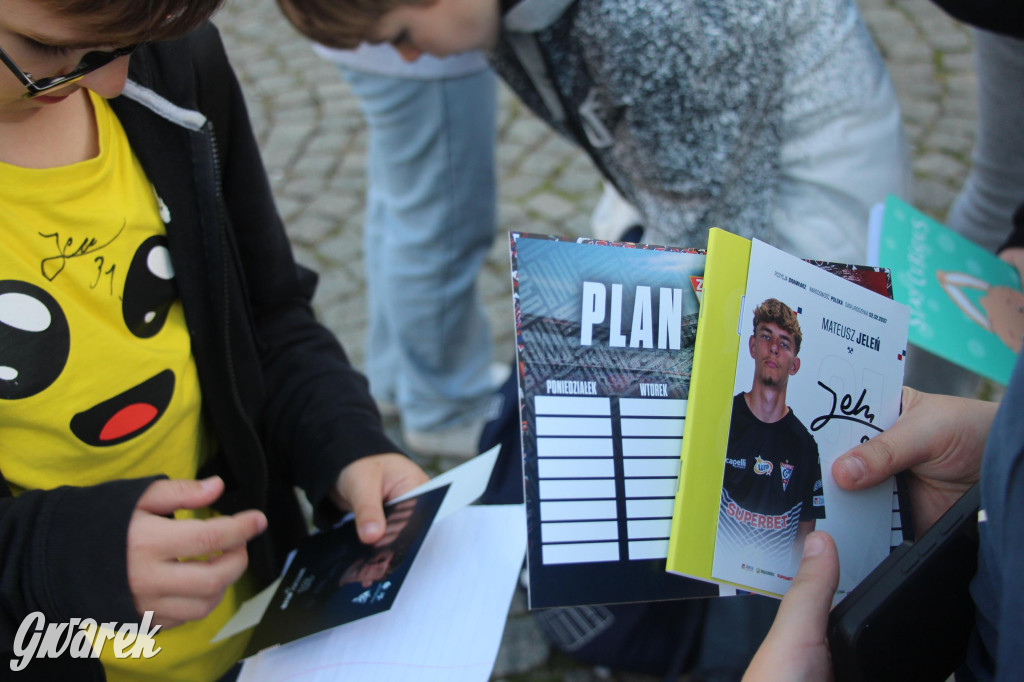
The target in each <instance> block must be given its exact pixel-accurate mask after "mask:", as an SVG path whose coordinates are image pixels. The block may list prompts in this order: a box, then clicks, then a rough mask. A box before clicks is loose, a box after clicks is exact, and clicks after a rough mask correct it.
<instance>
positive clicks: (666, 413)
mask: <svg viewBox="0 0 1024 682" xmlns="http://www.w3.org/2000/svg"><path fill="white" fill-rule="evenodd" d="M619 414H621V415H622V416H623V417H685V416H686V401H685V400H677V399H666V398H619Z"/></svg>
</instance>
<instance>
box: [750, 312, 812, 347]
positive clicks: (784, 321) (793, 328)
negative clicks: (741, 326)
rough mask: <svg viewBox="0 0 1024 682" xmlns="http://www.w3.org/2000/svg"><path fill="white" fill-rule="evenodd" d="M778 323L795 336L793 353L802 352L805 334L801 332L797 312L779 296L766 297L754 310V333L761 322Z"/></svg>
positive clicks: (782, 328)
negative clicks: (801, 345) (801, 347)
mask: <svg viewBox="0 0 1024 682" xmlns="http://www.w3.org/2000/svg"><path fill="white" fill-rule="evenodd" d="M762 323H763V324H768V323H771V324H776V325H778V327H779V329H781V330H783V331H786V332H789V334H790V336H792V337H793V355H799V354H800V341H801V340H802V339H803V334H801V333H800V322H798V321H797V319H796V313H794V312H793V309H792V308H790V307H789V306H788V305H786V304H785V303H783V302H782V301H780V300H779V299H777V298H769V299H766V300H765V301H764V302H763V303H762V304H761V305H759V306H757V308H756V309H755V310H754V333H755V334H756V333H757V325H759V324H762Z"/></svg>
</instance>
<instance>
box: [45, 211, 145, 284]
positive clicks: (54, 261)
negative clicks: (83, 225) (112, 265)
mask: <svg viewBox="0 0 1024 682" xmlns="http://www.w3.org/2000/svg"><path fill="white" fill-rule="evenodd" d="M124 227H125V224H124V223H122V224H121V227H120V229H118V231H117V232H116V233H115V234H114V236H113V237H111V238H110V239H108V240H107V241H105V242H103V243H102V244H101V243H99V242H98V241H97V239H96V237H85V238H83V239H81V240H80V241H78V242H77V245H76V242H75V238H74V237H68V238H67V239H63V240H62V239H61V236H60V232H51V233H49V234H44V233H42V232H40V233H39V236H40V237H42V238H43V239H52V240H53V243H54V245H55V246H56V247H57V255H56V256H47V257H46V258H44V259H42V260H41V261H40V262H39V270H40V272H42V273H43V277H45V278H46V279H47V280H49V281H51V282H52V281H53V280H55V279H57V276H58V275H59V274H60V273H61V272H63V271H64V266H65V265H67V262H68V261H69V260H71V259H72V258H81V257H82V256H87V255H89V254H90V253H95V252H97V251H100V250H101V249H105V248H106V247H108V246H110V245H111V244H112V243H114V240H115V239H117V238H118V237H120V236H121V233H122V232H124ZM100 267H101V268H102V263H101V264H100Z"/></svg>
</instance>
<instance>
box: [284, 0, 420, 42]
mask: <svg viewBox="0 0 1024 682" xmlns="http://www.w3.org/2000/svg"><path fill="white" fill-rule="evenodd" d="M435 1H436V0H277V4H278V6H279V7H280V8H281V11H282V12H283V13H284V16H285V17H286V18H287V19H288V21H290V22H291V24H292V26H294V27H295V29H296V30H297V31H298V32H299V33H301V34H302V35H304V36H306V37H307V38H311V39H313V40H315V41H316V42H318V43H321V44H323V45H327V46H329V47H340V48H344V49H351V48H354V47H357V46H358V45H359V44H360V43H362V42H364V41H367V40H368V33H369V32H370V30H371V29H372V28H373V27H374V26H376V25H377V22H379V21H380V19H381V17H383V16H384V15H385V14H387V13H388V12H390V11H391V10H393V9H395V8H397V7H403V6H405V5H430V4H433V3H434V2H435Z"/></svg>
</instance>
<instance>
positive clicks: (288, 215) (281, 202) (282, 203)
mask: <svg viewBox="0 0 1024 682" xmlns="http://www.w3.org/2000/svg"><path fill="white" fill-rule="evenodd" d="M274 203H275V204H277V212H278V213H279V214H280V215H281V218H282V219H283V220H284V221H285V224H286V225H287V224H288V222H289V221H291V220H294V219H295V216H297V215H298V214H299V213H300V212H301V211H302V209H303V208H304V206H305V204H304V203H300V202H298V201H295V200H293V199H289V198H288V197H286V196H282V195H281V194H280V193H275V194H274Z"/></svg>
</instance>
